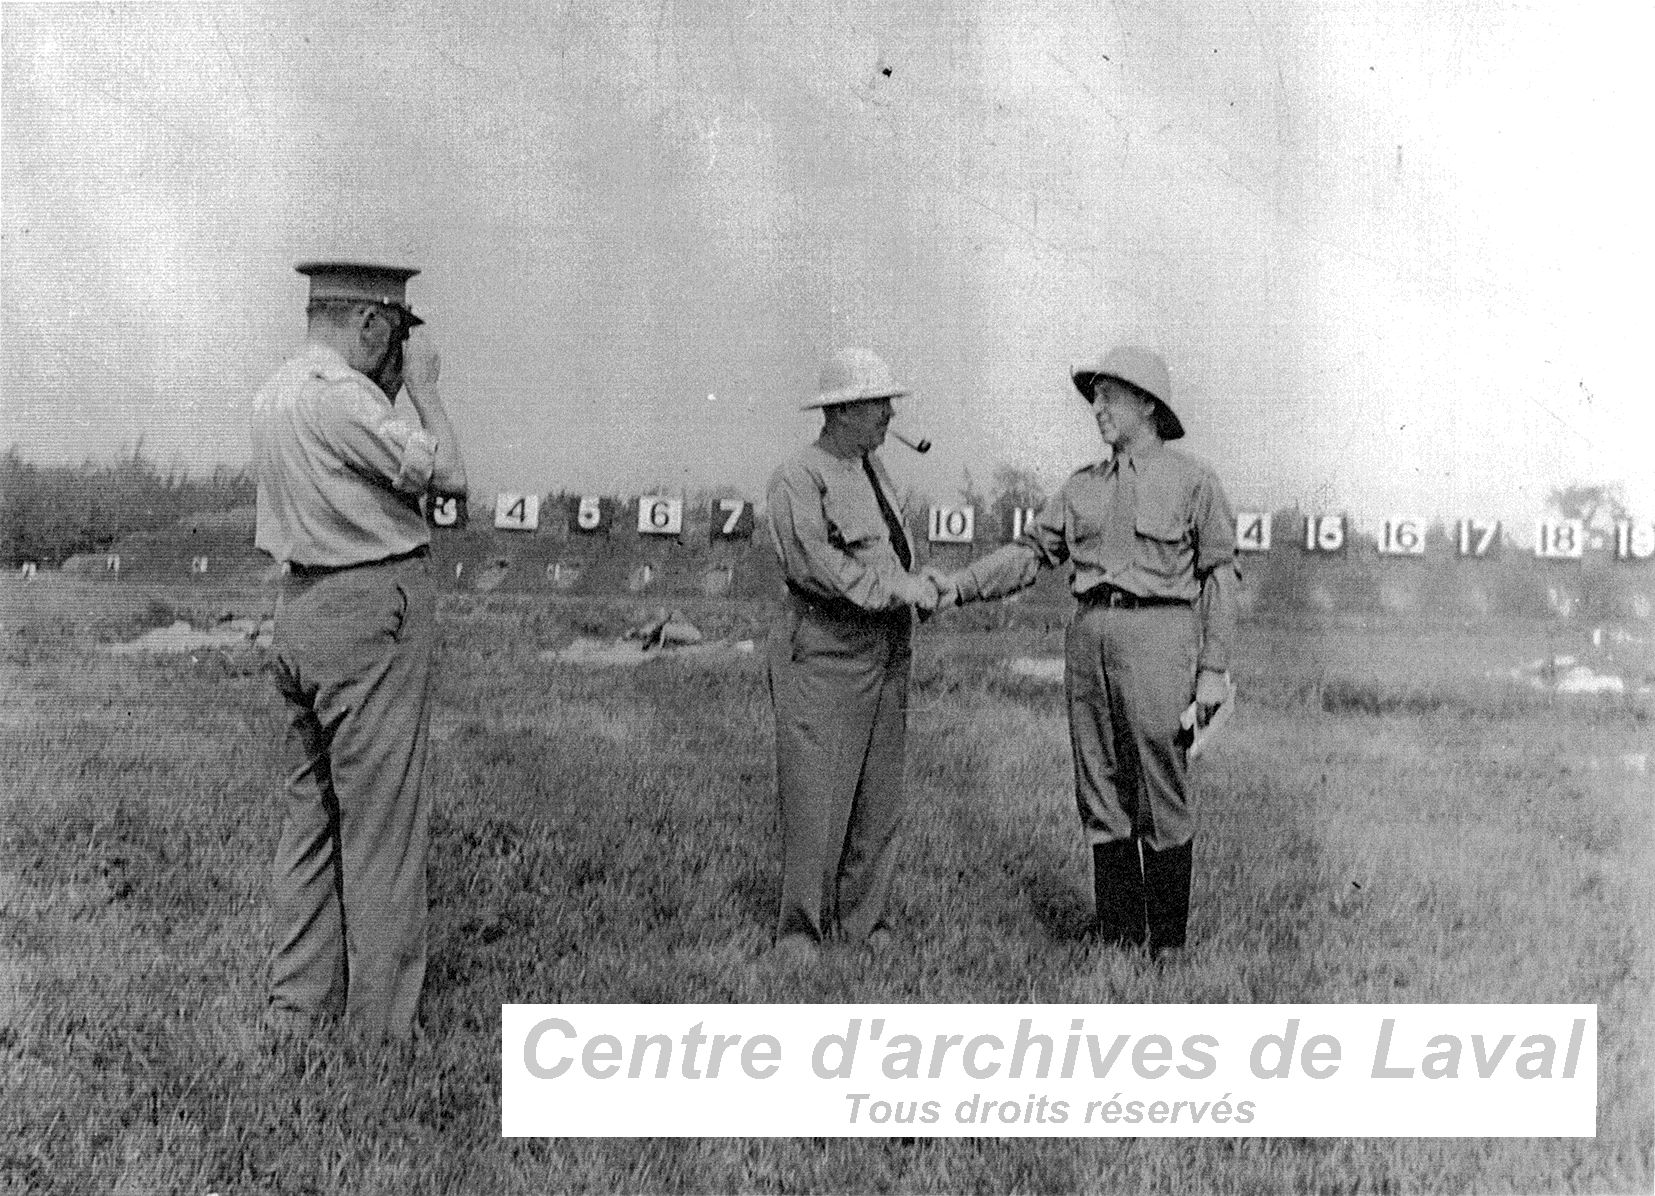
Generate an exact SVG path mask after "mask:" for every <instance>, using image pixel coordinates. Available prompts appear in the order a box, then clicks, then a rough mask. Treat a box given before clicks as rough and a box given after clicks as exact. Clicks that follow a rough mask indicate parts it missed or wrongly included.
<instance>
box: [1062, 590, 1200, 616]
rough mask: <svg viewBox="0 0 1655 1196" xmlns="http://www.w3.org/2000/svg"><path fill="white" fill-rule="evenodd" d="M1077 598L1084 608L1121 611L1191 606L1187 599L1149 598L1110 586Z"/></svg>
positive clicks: (1089, 591) (1090, 591) (1077, 595)
mask: <svg viewBox="0 0 1655 1196" xmlns="http://www.w3.org/2000/svg"><path fill="white" fill-rule="evenodd" d="M1075 597H1076V598H1077V599H1078V600H1079V601H1080V604H1081V605H1082V606H1108V607H1114V608H1117V609H1119V610H1137V609H1138V608H1139V607H1145V606H1189V605H1190V601H1189V599H1187V598H1148V597H1145V596H1144V595H1142V594H1134V593H1133V592H1132V591H1131V590H1123V589H1121V588H1120V587H1119V586H1112V585H1108V584H1100V585H1095V586H1093V587H1092V588H1091V589H1089V590H1087V591H1086V592H1085V593H1084V594H1076V595H1075Z"/></svg>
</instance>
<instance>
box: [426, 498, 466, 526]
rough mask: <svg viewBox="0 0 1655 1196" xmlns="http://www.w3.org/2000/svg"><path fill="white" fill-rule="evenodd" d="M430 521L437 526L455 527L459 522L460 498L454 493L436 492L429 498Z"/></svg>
mask: <svg viewBox="0 0 1655 1196" xmlns="http://www.w3.org/2000/svg"><path fill="white" fill-rule="evenodd" d="M431 522H432V523H434V524H435V525H436V526H438V527H457V526H458V525H459V522H460V498H459V496H458V495H456V494H438V495H435V496H434V497H433V498H432V499H431Z"/></svg>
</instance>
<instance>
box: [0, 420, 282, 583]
mask: <svg viewBox="0 0 1655 1196" xmlns="http://www.w3.org/2000/svg"><path fill="white" fill-rule="evenodd" d="M253 490H254V487H253V482H252V479H251V478H250V477H248V475H247V474H246V473H245V472H242V471H236V470H231V469H229V468H227V467H225V466H223V465H220V466H217V467H216V468H214V470H213V472H212V473H211V474H210V475H208V476H206V477H198V476H194V475H191V474H189V473H187V472H185V471H184V470H183V469H181V468H179V467H177V466H173V467H167V468H163V467H162V466H161V465H160V464H159V463H158V462H157V461H156V460H155V459H154V458H153V457H151V456H149V455H148V453H147V452H146V451H145V449H144V444H143V441H142V440H140V441H139V442H138V443H137V444H135V445H134V446H133V447H132V450H131V451H130V452H129V453H127V454H126V455H124V456H121V457H118V458H116V459H115V460H113V461H109V462H96V461H87V462H84V463H82V464H80V465H75V466H61V465H35V464H31V463H30V462H28V461H25V460H24V459H23V456H22V454H21V453H20V452H19V451H18V449H17V447H16V446H15V445H14V446H13V447H11V448H10V449H8V450H7V451H6V452H5V454H4V455H0V565H16V564H17V563H18V562H20V561H26V560H27V561H35V562H38V563H40V564H45V565H56V564H60V563H61V562H63V561H64V560H66V559H68V558H69V557H71V556H73V555H74V554H75V553H77V552H93V551H98V550H102V549H105V548H109V547H111V546H113V545H114V544H116V543H117V542H119V541H120V539H121V538H122V537H124V536H128V535H131V534H132V533H134V532H141V531H150V530H153V529H155V528H159V527H164V526H166V525H168V524H171V523H173V522H175V521H177V520H178V519H181V518H183V517H184V516H186V515H195V514H202V513H206V512H217V511H228V510H231V509H232V508H234V507H239V506H245V505H247V504H248V503H251V502H252V501H253Z"/></svg>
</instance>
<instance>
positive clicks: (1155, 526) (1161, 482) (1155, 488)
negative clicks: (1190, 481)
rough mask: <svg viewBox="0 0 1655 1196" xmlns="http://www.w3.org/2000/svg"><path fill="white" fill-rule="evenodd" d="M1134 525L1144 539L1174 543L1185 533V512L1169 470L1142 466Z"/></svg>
mask: <svg viewBox="0 0 1655 1196" xmlns="http://www.w3.org/2000/svg"><path fill="white" fill-rule="evenodd" d="M1134 520H1135V527H1136V529H1137V532H1138V534H1139V535H1140V536H1142V537H1144V538H1145V539H1146V540H1159V541H1161V542H1162V543H1163V544H1178V543H1181V542H1183V541H1184V540H1185V539H1187V538H1188V537H1189V526H1190V521H1189V515H1188V513H1187V510H1186V508H1185V504H1184V494H1183V490H1182V488H1181V487H1179V485H1178V484H1177V479H1176V477H1175V476H1173V475H1172V474H1171V472H1170V471H1168V470H1164V469H1151V470H1146V471H1145V472H1144V473H1143V474H1142V475H1140V476H1139V478H1138V509H1137V511H1136V512H1135V514H1134Z"/></svg>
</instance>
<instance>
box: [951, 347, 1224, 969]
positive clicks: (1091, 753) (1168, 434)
mask: <svg viewBox="0 0 1655 1196" xmlns="http://www.w3.org/2000/svg"><path fill="white" fill-rule="evenodd" d="M1070 376H1071V378H1072V379H1073V381H1074V385H1075V388H1076V389H1077V390H1079V391H1080V393H1081V395H1082V396H1083V397H1084V398H1085V399H1086V401H1087V402H1088V403H1090V404H1091V406H1092V413H1093V415H1094V417H1095V418H1096V420H1097V426H1098V431H1099V433H1100V434H1101V435H1102V437H1103V440H1104V443H1106V444H1107V445H1109V446H1110V450H1111V452H1110V455H1109V456H1108V457H1107V458H1106V459H1104V460H1103V461H1101V462H1099V463H1097V464H1094V465H1088V466H1087V467H1086V468H1084V469H1082V470H1079V471H1078V472H1077V473H1075V474H1074V475H1073V476H1072V477H1070V478H1069V480H1068V481H1067V482H1065V483H1064V484H1063V486H1062V488H1061V489H1059V491H1058V492H1057V494H1056V495H1055V496H1054V497H1053V498H1052V499H1051V501H1050V502H1048V503H1047V504H1046V505H1045V507H1044V508H1042V510H1041V511H1040V513H1039V515H1038V516H1037V517H1036V519H1035V521H1034V523H1033V524H1032V525H1031V526H1030V528H1029V529H1028V531H1027V532H1026V533H1025V534H1024V535H1023V536H1022V537H1021V538H1020V539H1018V540H1016V541H1014V542H1012V543H1010V544H1007V545H1005V546H1004V547H1002V548H1000V549H997V550H996V551H995V552H993V553H991V554H989V555H988V556H986V557H983V558H982V559H980V560H977V561H974V562H973V563H972V564H970V565H967V566H966V567H964V568H963V569H961V570H959V571H958V572H956V573H955V574H953V575H952V576H951V577H950V578H949V579H946V580H947V583H951V584H945V598H946V599H951V600H953V601H957V602H970V601H974V600H977V599H988V598H998V597H1003V596H1004V595H1006V594H1010V593H1013V592H1015V591H1017V590H1020V589H1022V588H1023V587H1024V586H1027V585H1029V584H1031V583H1032V582H1033V581H1034V579H1035V577H1036V575H1037V574H1038V572H1039V570H1040V569H1041V568H1042V567H1055V566H1057V565H1060V564H1062V563H1063V562H1065V561H1067V562H1069V563H1070V564H1071V565H1073V566H1074V572H1073V576H1072V579H1071V588H1072V589H1073V592H1074V595H1075V597H1076V599H1077V600H1078V603H1079V605H1078V608H1077V610H1076V612H1075V616H1074V618H1073V620H1072V621H1071V622H1070V624H1069V629H1068V635H1067V639H1066V644H1065V668H1064V682H1065V690H1066V692H1067V696H1068V704H1069V737H1070V745H1071V748H1072V751H1073V756H1074V766H1075V802H1076V805H1077V806H1078V808H1079V810H1080V821H1081V828H1082V830H1083V832H1084V833H1085V835H1086V840H1087V843H1088V845H1089V846H1090V847H1091V849H1092V871H1093V880H1094V887H1095V889H1096V900H1097V922H1096V932H1097V935H1098V937H1099V939H1100V940H1101V941H1103V942H1105V943H1107V944H1110V945H1115V946H1125V947H1137V946H1141V945H1143V944H1144V943H1145V942H1146V941H1147V942H1148V944H1149V947H1150V950H1151V951H1152V952H1153V953H1156V954H1159V953H1160V952H1162V951H1164V950H1166V949H1168V948H1173V947H1181V946H1183V945H1184V940H1185V927H1186V923H1187V921H1188V915H1189V901H1190V873H1191V859H1192V844H1193V838H1194V833H1195V822H1194V811H1193V808H1192V806H1191V800H1190V787H1189V775H1188V758H1187V747H1188V733H1187V731H1186V729H1185V728H1184V727H1183V726H1182V725H1181V723H1180V717H1181V716H1182V715H1183V713H1184V712H1185V710H1186V709H1187V708H1188V707H1189V706H1190V705H1191V702H1192V699H1193V702H1194V704H1195V706H1196V711H1197V718H1199V719H1201V720H1202V721H1203V722H1204V721H1205V720H1206V719H1207V718H1209V717H1211V715H1212V713H1213V712H1214V711H1215V710H1217V708H1218V707H1219V705H1220V704H1222V702H1223V701H1224V700H1225V698H1226V696H1227V695H1228V692H1229V685H1228V676H1227V671H1228V669H1229V667H1230V651H1231V643H1232V642H1233V640H1234V637H1235V591H1236V587H1237V585H1238V584H1239V580H1240V576H1239V574H1238V572H1237V570H1236V551H1235V516H1234V514H1233V513H1232V511H1231V508H1230V503H1229V500H1228V499H1227V498H1226V497H1225V495H1224V489H1223V487H1222V486H1221V485H1220V484H1219V481H1218V477H1217V475H1216V474H1215V473H1214V472H1213V471H1212V469H1211V468H1210V467H1209V466H1207V465H1206V464H1205V463H1203V462H1202V461H1199V460H1197V459H1196V458H1195V457H1192V456H1190V455H1189V454H1188V453H1184V452H1181V451H1179V450H1178V449H1174V448H1169V447H1167V441H1170V440H1177V439H1179V438H1180V437H1182V436H1183V435H1184V426H1183V423H1182V422H1181V421H1180V420H1179V418H1178V415H1177V413H1176V412H1175V411H1174V410H1173V408H1172V381H1171V379H1170V377H1169V376H1168V374H1167V368H1166V364H1165V363H1164V362H1163V361H1162V360H1161V358H1160V357H1159V356H1158V355H1157V354H1155V353H1153V352H1151V351H1150V350H1148V349H1143V348H1138V347H1135V346H1129V347H1124V348H1118V349H1114V350H1112V351H1110V352H1109V353H1107V354H1106V355H1105V356H1104V357H1103V358H1102V359H1101V360H1100V361H1099V362H1098V363H1097V364H1095V365H1092V366H1088V367H1084V368H1081V369H1077V370H1074V371H1072V373H1071V375H1070ZM950 589H951V590H952V591H953V592H951V593H950V592H946V591H948V590H950Z"/></svg>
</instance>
